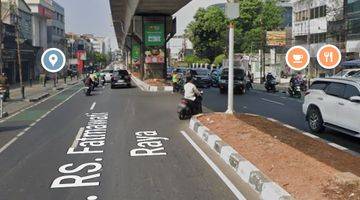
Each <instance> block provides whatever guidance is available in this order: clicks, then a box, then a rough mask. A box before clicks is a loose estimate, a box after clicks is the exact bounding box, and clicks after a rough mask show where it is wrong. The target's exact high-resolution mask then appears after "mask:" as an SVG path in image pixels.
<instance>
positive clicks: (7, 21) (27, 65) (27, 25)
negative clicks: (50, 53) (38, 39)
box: [1, 0, 38, 83]
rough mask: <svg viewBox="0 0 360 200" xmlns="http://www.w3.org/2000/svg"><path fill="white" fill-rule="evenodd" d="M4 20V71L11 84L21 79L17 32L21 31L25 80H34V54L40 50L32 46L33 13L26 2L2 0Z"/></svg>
mask: <svg viewBox="0 0 360 200" xmlns="http://www.w3.org/2000/svg"><path fill="white" fill-rule="evenodd" d="M1 2H2V3H3V6H2V9H3V10H2V11H3V12H2V13H3V16H2V19H3V22H4V33H5V35H4V43H5V44H4V47H3V48H4V50H3V55H1V56H2V58H3V62H4V69H3V71H4V72H5V73H6V74H7V77H8V80H9V82H10V83H15V82H18V81H19V79H20V74H19V67H18V60H17V50H18V49H17V44H16V32H17V29H18V31H19V38H20V40H19V41H20V49H19V50H20V55H21V65H22V69H23V80H24V81H27V80H30V79H34V65H35V63H34V60H35V57H34V54H36V53H37V51H38V49H37V48H34V47H33V46H32V41H33V33H32V13H31V9H30V7H29V6H28V5H27V4H26V3H25V1H24V0H1Z"/></svg>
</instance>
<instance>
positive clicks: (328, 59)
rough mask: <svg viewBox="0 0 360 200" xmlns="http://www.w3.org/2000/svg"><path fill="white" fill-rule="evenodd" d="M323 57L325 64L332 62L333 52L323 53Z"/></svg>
mask: <svg viewBox="0 0 360 200" xmlns="http://www.w3.org/2000/svg"><path fill="white" fill-rule="evenodd" d="M324 56H325V62H334V53H333V52H328V51H325V52H324Z"/></svg>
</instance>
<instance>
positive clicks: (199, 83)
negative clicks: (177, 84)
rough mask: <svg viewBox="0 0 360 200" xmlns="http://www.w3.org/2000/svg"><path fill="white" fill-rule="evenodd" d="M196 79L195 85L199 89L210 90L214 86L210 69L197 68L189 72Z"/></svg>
mask: <svg viewBox="0 0 360 200" xmlns="http://www.w3.org/2000/svg"><path fill="white" fill-rule="evenodd" d="M187 73H189V74H190V75H191V77H192V78H193V79H194V84H195V85H196V87H198V88H210V87H211V85H212V81H211V77H210V74H209V70H208V69H204V68H197V69H189V70H188V72H187Z"/></svg>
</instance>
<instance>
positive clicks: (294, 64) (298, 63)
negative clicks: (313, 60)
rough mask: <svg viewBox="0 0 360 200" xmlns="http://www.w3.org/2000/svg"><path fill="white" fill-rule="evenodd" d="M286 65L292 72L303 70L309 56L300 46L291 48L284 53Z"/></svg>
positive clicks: (308, 60) (307, 63) (308, 61)
mask: <svg viewBox="0 0 360 200" xmlns="http://www.w3.org/2000/svg"><path fill="white" fill-rule="evenodd" d="M286 63H287V65H288V66H289V67H290V68H291V69H293V70H297V71H300V70H303V69H305V68H306V67H307V66H308V65H309V63H310V54H309V52H308V51H307V50H306V49H305V48H304V47H302V46H294V47H291V48H290V49H289V50H288V52H287V53H286Z"/></svg>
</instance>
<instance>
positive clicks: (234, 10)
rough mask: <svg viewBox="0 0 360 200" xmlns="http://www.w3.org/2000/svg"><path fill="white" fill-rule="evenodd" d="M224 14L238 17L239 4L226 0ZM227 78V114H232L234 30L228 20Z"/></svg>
mask: <svg viewBox="0 0 360 200" xmlns="http://www.w3.org/2000/svg"><path fill="white" fill-rule="evenodd" d="M225 11H226V15H227V17H228V18H229V19H230V20H233V19H236V18H238V17H239V15H240V13H239V4H238V3H235V0H228V3H227V4H226V9H225ZM229 29H230V30H229V80H228V107H227V110H226V113H227V114H234V113H235V111H234V31H235V23H234V22H233V21H231V22H230V25H229Z"/></svg>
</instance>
